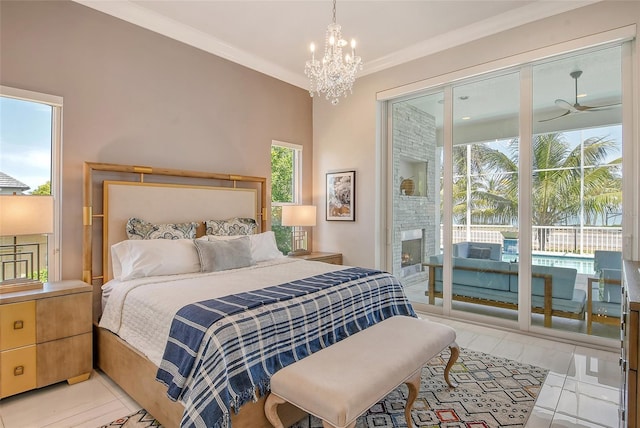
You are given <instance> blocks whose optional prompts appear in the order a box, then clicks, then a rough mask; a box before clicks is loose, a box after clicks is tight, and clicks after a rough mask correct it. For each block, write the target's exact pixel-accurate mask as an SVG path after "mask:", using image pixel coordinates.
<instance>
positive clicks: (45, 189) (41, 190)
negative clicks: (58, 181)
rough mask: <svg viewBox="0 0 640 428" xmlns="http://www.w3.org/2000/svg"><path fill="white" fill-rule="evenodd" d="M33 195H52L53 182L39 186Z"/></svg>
mask: <svg viewBox="0 0 640 428" xmlns="http://www.w3.org/2000/svg"><path fill="white" fill-rule="evenodd" d="M31 194H32V195H50V194H51V181H47V182H46V183H44V184H41V185H39V186H38V187H37V188H36V189H35V190H34V191H33V192H31Z"/></svg>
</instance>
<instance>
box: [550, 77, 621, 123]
mask: <svg viewBox="0 0 640 428" xmlns="http://www.w3.org/2000/svg"><path fill="white" fill-rule="evenodd" d="M569 76H571V78H572V79H573V80H574V81H575V88H576V92H575V93H576V98H575V103H574V104H571V103H570V102H568V101H565V100H562V99H557V100H556V101H555V104H556V105H557V106H558V107H560V108H562V109H566V110H567V111H566V112H564V113H563V114H561V115H560V116H555V117H552V118H549V119H543V120H539V121H538V122H548V121H550V120H554V119H559V118H561V117H564V116H567V115H569V114H572V113H581V112H584V111H600V110H607V109H610V108H612V107H615V106H619V105H620V103H615V104H605V105H601V106H593V107H592V106H584V105H581V104H580V103H579V102H578V78H579V77H580V76H582V71H581V70H576V71H572V72H571V73H569Z"/></svg>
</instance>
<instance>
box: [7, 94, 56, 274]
mask: <svg viewBox="0 0 640 428" xmlns="http://www.w3.org/2000/svg"><path fill="white" fill-rule="evenodd" d="M61 115H62V98H60V97H56V96H51V95H46V94H40V93H36V92H31V91H24V90H20V89H14V88H9V87H6V86H0V153H2V156H0V194H4V195H13V194H15V195H34V197H35V195H52V196H54V197H55V196H56V195H57V193H58V192H57V190H58V189H59V171H60V168H59V166H60V140H61V126H60V125H61ZM59 209H60V207H59V200H58V199H56V200H55V206H54V212H53V224H54V233H53V234H52V235H21V236H16V237H14V236H0V260H1V261H2V262H3V263H2V269H0V281H1V280H4V279H5V277H6V279H10V278H18V277H30V278H39V279H40V280H41V281H47V280H51V281H55V280H59V279H60V260H59V256H58V254H59V251H58V249H59V247H60V245H59V235H60V234H59V230H58V229H59V228H58V220H57V219H59V212H60V211H59ZM9 260H11V261H12V262H11V263H6V262H7V261H9Z"/></svg>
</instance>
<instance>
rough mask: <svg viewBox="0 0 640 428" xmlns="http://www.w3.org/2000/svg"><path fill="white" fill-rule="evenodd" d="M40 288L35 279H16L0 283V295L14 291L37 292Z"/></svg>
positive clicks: (40, 283) (38, 282) (40, 284)
mask: <svg viewBox="0 0 640 428" xmlns="http://www.w3.org/2000/svg"><path fill="white" fill-rule="evenodd" d="M39 288H42V282H40V281H38V280H37V279H29V278H16V279H7V280H5V281H2V282H0V294H4V293H15V292H16V291H25V290H37V289H39Z"/></svg>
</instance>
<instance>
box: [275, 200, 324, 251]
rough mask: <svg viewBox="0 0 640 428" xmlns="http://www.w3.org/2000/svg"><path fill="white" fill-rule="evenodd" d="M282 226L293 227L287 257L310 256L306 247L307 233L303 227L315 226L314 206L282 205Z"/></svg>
mask: <svg viewBox="0 0 640 428" xmlns="http://www.w3.org/2000/svg"><path fill="white" fill-rule="evenodd" d="M282 225H283V226H293V233H292V236H291V243H292V245H291V251H290V252H289V255H290V256H303V255H306V254H311V251H309V250H308V246H307V231H306V230H304V229H303V227H305V226H315V225H316V207H315V205H283V206H282Z"/></svg>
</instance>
